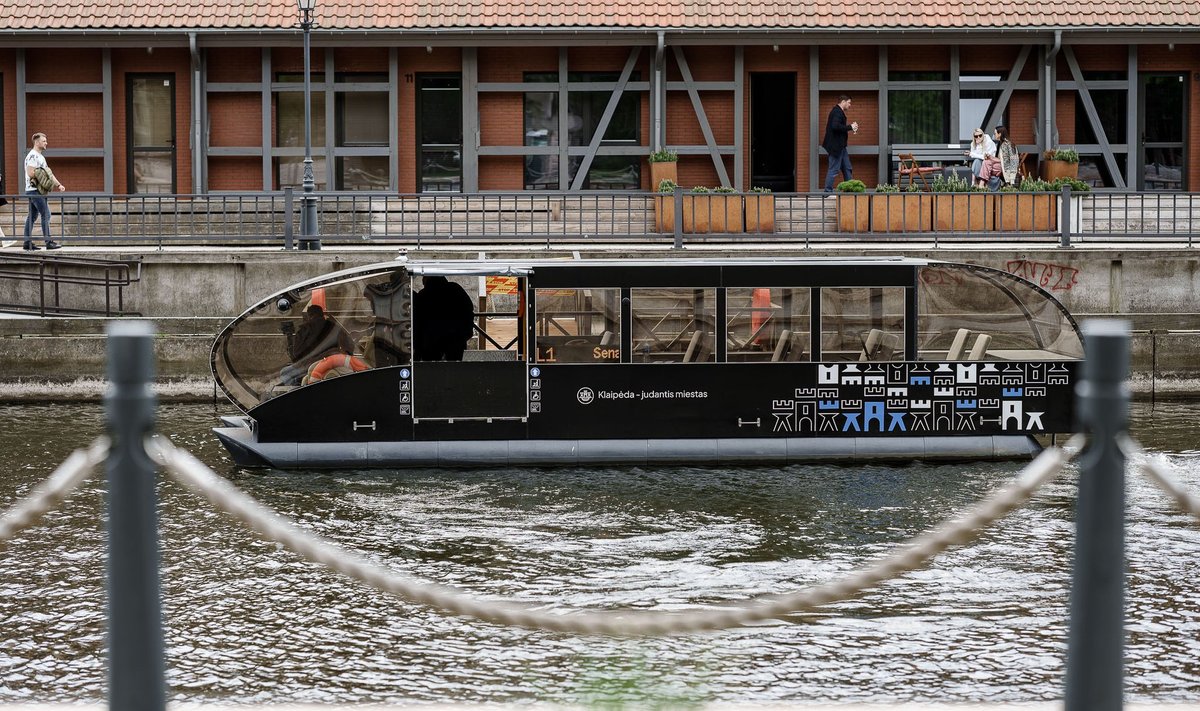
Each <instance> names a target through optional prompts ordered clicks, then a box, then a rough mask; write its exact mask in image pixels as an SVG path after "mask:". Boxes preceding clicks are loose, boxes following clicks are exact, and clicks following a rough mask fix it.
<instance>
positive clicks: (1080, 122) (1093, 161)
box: [1075, 72, 1129, 188]
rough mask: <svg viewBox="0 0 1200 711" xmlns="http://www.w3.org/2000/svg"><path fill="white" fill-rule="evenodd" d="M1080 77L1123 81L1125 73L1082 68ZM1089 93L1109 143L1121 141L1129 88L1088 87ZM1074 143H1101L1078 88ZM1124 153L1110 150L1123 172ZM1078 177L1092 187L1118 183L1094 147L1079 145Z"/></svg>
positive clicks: (1119, 169) (1124, 129) (1094, 144)
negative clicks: (1088, 70) (1084, 69)
mask: <svg viewBox="0 0 1200 711" xmlns="http://www.w3.org/2000/svg"><path fill="white" fill-rule="evenodd" d="M1083 78H1084V81H1087V82H1092V81H1125V73H1124V72H1084V73H1083ZM1088 94H1089V95H1090V96H1091V97H1092V103H1093V104H1094V105H1095V106H1096V114H1097V116H1098V117H1099V119H1100V126H1101V128H1103V129H1104V136H1105V137H1106V138H1107V139H1108V142H1109V143H1110V144H1112V143H1124V142H1125V131H1126V127H1127V126H1128V123H1127V121H1126V119H1125V117H1126V108H1127V107H1128V105H1129V92H1128V91H1126V90H1125V89H1090V90H1089V91H1088ZM1075 143H1076V144H1083V145H1092V146H1097V147H1098V146H1099V144H1100V137H1099V136H1098V135H1097V134H1096V130H1095V129H1094V128H1093V127H1092V121H1091V119H1089V118H1088V114H1087V108H1086V107H1085V106H1084V103H1083V96H1082V95H1081V94H1080V93H1079V92H1078V91H1076V92H1075ZM1127 156H1128V154H1127V153H1123V152H1118V151H1115V150H1114V151H1113V157H1114V158H1115V159H1116V163H1117V170H1118V171H1120V172H1122V173H1124V172H1125V161H1126V160H1127ZM1079 179H1080V180H1082V181H1084V182H1085V183H1088V184H1089V185H1092V186H1093V187H1105V188H1111V187H1114V186H1115V185H1116V184H1117V182H1116V180H1114V178H1113V174H1112V171H1111V170H1109V168H1108V161H1106V160H1104V157H1103V155H1101V154H1100V151H1099V150H1097V149H1091V150H1089V149H1086V148H1082V149H1081V150H1080V151H1079Z"/></svg>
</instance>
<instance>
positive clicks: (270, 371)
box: [213, 268, 412, 410]
mask: <svg viewBox="0 0 1200 711" xmlns="http://www.w3.org/2000/svg"><path fill="white" fill-rule="evenodd" d="M411 300H412V291H411V288H410V283H409V275H408V272H407V271H406V270H404V269H403V268H394V269H381V270H380V271H375V272H371V273H368V274H362V275H355V276H353V277H350V278H344V277H343V278H340V279H337V280H330V281H329V282H327V283H321V282H314V283H313V284H306V285H304V286H303V287H297V288H295V289H292V290H290V291H287V292H285V293H283V294H278V295H276V296H274V297H272V298H270V299H268V300H266V301H264V302H262V303H260V304H259V305H258V306H256V307H255V308H254V309H252V310H251V311H249V312H247V313H246V314H245V315H243V316H242V317H241V318H239V319H238V320H237V321H234V322H233V323H232V324H230V325H229V327H228V328H226V329H225V330H224V331H223V332H222V333H221V335H220V336H218V337H217V341H216V343H215V344H214V345H213V375H214V376H215V377H216V379H217V382H218V383H219V384H220V385H221V387H222V388H224V389H225V391H226V392H227V393H228V394H229V396H230V397H231V398H232V399H233V401H234V402H235V403H237V404H238V406H240V407H241V408H243V409H244V410H250V409H251V408H253V407H255V406H256V405H258V404H259V403H261V402H263V401H265V400H269V399H271V398H272V397H275V396H277V395H280V394H282V393H284V392H287V391H290V390H293V389H295V388H297V387H301V386H303V385H308V384H310V383H312V382H315V381H317V380H321V379H324V378H327V377H332V376H335V375H342V374H345V373H349V372H354V371H360V370H366V369H369V368H381V367H385V366H391V365H404V364H408V363H410V362H411V353H412V324H411V320H410V317H409V313H410V308H409V305H410V303H411Z"/></svg>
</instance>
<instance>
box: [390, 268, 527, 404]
mask: <svg viewBox="0 0 1200 711" xmlns="http://www.w3.org/2000/svg"><path fill="white" fill-rule="evenodd" d="M413 273H414V274H415V275H417V276H419V277H420V280H419V281H420V284H419V286H420V288H419V290H418V289H417V287H418V283H417V280H413V283H412V288H413V289H414V291H413V298H412V309H413V366H412V380H413V386H412V387H413V418H414V419H416V420H418V421H420V420H453V421H459V420H523V419H525V418H526V417H528V415H529V401H530V399H531V396H530V394H529V393H530V390H529V382H528V372H529V369H528V366H527V365H526V363H525V352H524V344H525V339H524V338H523V337H522V336H523V334H524V332H525V308H524V304H525V299H524V298H523V296H522V295H523V294H524V293H525V289H526V282H527V281H528V280H527V279H526V278H525V277H524V276H517V275H514V274H504V275H498V274H492V275H489V274H479V273H472V274H462V273H460V274H438V273H436V272H427V271H425V270H423V269H421V268H416V269H414V270H413ZM471 294H477V296H471ZM468 334H469V335H468ZM464 341H465V343H464Z"/></svg>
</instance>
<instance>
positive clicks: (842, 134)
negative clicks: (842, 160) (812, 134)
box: [821, 104, 850, 156]
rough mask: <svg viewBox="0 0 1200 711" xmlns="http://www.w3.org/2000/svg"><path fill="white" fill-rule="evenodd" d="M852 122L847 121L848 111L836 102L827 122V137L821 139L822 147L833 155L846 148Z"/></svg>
mask: <svg viewBox="0 0 1200 711" xmlns="http://www.w3.org/2000/svg"><path fill="white" fill-rule="evenodd" d="M849 135H850V124H848V123H847V122H846V112H845V111H842V107H841V106H837V105H836V104H835V105H834V107H833V110H832V111H830V112H829V120H828V121H827V122H826V123H825V138H822V139H821V147H822V148H824V149H825V152H826V153H828V154H829V155H831V156H834V155H837V154H839V153H841V152H842V151H844V150H846V143H847V142H848V141H849Z"/></svg>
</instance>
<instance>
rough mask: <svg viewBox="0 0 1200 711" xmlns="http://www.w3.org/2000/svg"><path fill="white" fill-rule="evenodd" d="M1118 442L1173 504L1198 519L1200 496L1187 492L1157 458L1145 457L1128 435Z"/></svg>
mask: <svg viewBox="0 0 1200 711" xmlns="http://www.w3.org/2000/svg"><path fill="white" fill-rule="evenodd" d="M1119 444H1120V447H1121V449H1122V450H1124V451H1125V455H1126V456H1127V457H1128V458H1129V459H1130V461H1134V460H1136V461H1137V463H1138V467H1139V468H1140V469H1141V471H1142V473H1143V474H1145V475H1146V476H1147V477H1149V478H1150V481H1153V482H1154V483H1155V484H1157V485H1158V488H1160V489H1162V490H1163V491H1164V492H1166V494H1167V495H1168V496H1170V497H1171V498H1172V499H1174V500H1175V504H1176V505H1177V506H1178V507H1179V508H1180V509H1182V510H1184V511H1185V512H1187V513H1190V514H1191V515H1192V516H1194V517H1196V519H1197V520H1200V497H1197V496H1195V495H1193V494H1191V493H1188V492H1187V491H1186V490H1185V489H1184V488H1183V487H1182V486H1180V484H1179V483H1178V482H1177V481H1175V479H1174V478H1173V477H1172V476H1171V475H1170V473H1168V472H1167V470H1166V467H1164V466H1163V465H1162V464H1161V463H1160V462H1159V461H1157V458H1151V457H1147V456H1146V454H1145V452H1144V451H1142V448H1141V446H1140V445H1139V444H1138V443H1137V442H1135V441H1134V440H1133V439H1131V438H1129V437H1121V438H1120V440H1119Z"/></svg>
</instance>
